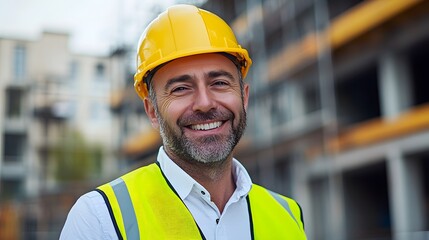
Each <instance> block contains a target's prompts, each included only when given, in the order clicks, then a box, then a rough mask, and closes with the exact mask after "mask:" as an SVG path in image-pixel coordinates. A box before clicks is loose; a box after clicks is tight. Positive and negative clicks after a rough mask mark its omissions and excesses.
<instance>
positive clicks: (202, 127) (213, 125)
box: [191, 122, 222, 130]
mask: <svg viewBox="0 0 429 240" xmlns="http://www.w3.org/2000/svg"><path fill="white" fill-rule="evenodd" d="M220 125H222V122H212V123H204V124H196V125H191V128H192V129H193V130H211V129H215V128H218V127H220Z"/></svg>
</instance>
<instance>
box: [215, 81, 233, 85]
mask: <svg viewBox="0 0 429 240" xmlns="http://www.w3.org/2000/svg"><path fill="white" fill-rule="evenodd" d="M213 85H214V86H228V85H229V84H228V82H225V81H215V82H214V83H213Z"/></svg>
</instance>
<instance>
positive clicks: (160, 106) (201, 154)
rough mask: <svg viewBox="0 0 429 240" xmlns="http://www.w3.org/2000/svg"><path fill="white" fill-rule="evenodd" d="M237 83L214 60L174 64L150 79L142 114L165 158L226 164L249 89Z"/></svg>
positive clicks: (225, 65)
mask: <svg viewBox="0 0 429 240" xmlns="http://www.w3.org/2000/svg"><path fill="white" fill-rule="evenodd" d="M240 81H241V80H240V77H239V74H238V70H237V67H236V66H235V65H234V64H233V63H232V61H231V60H229V59H228V58H226V57H225V56H222V55H220V54H201V55H195V56H190V57H184V58H180V59H177V60H174V61H172V62H170V63H167V64H166V65H165V66H163V67H162V68H160V69H159V70H158V71H157V72H156V73H155V75H154V76H153V78H152V87H151V90H152V91H153V93H154V94H153V95H152V96H154V97H151V100H149V99H146V100H145V109H146V112H147V114H148V116H149V118H150V120H151V122H152V125H153V126H154V127H156V128H159V130H160V133H161V136H162V139H163V145H164V149H165V150H166V152H167V153H168V154H169V155H170V157H172V158H173V159H175V158H176V159H180V160H184V161H188V162H200V163H207V164H208V163H219V162H224V161H226V160H227V159H228V158H231V156H232V151H233V149H234V147H235V146H236V145H237V143H238V141H239V139H240V138H241V136H242V134H243V132H244V129H245V127H246V108H247V103H248V95H249V87H248V85H247V84H243V85H240Z"/></svg>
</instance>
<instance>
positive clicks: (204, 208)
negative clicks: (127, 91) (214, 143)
mask: <svg viewBox="0 0 429 240" xmlns="http://www.w3.org/2000/svg"><path fill="white" fill-rule="evenodd" d="M157 160H158V162H159V164H160V167H161V170H162V171H163V173H164V175H165V176H166V178H167V179H168V180H169V182H170V183H171V185H172V186H173V188H174V189H175V190H176V192H177V193H178V195H179V197H180V198H181V199H182V200H183V202H184V203H185V205H186V206H187V207H188V209H189V211H190V212H191V213H192V216H193V217H194V219H195V221H196V222H197V224H198V226H199V227H200V229H201V230H202V232H203V234H204V236H205V237H206V239H207V240H212V239H217V240H221V239H222V240H223V239H250V238H251V233H250V231H251V229H250V223H249V213H248V207H247V201H246V196H247V194H248V193H249V191H250V188H251V186H252V181H251V179H250V177H249V174H248V173H247V171H246V169H245V168H244V167H243V165H241V164H240V163H239V162H238V161H237V160H236V159H233V164H232V166H233V176H234V178H235V181H236V186H237V187H236V189H235V191H234V193H233V194H232V196H231V198H230V199H229V201H228V202H227V204H226V205H225V208H224V210H223V212H222V213H220V212H219V209H218V208H217V206H216V205H215V204H214V203H213V202H212V201H211V200H210V193H209V192H208V191H207V190H206V189H205V188H204V187H203V186H201V185H200V184H199V183H198V182H196V181H195V180H194V179H193V178H192V177H190V176H189V175H188V174H187V173H186V172H184V171H183V170H182V169H181V168H180V167H179V166H177V165H176V164H175V163H174V162H173V161H172V160H171V159H170V158H169V157H168V156H167V154H166V153H165V151H164V149H163V148H162V147H161V148H160V150H159V153H158V158H157ZM60 239H62V240H65V239H73V240H74V239H118V237H117V235H116V232H115V229H114V227H113V223H112V221H111V219H110V215H109V212H108V210H107V206H106V204H105V202H104V199H103V197H102V196H101V195H100V194H99V193H97V192H95V191H92V192H89V193H87V194H85V195H83V196H81V197H80V198H79V199H78V200H77V202H76V203H75V205H74V206H73V207H72V209H71V210H70V212H69V214H68V216H67V220H66V223H65V224H64V227H63V230H62V232H61V236H60Z"/></svg>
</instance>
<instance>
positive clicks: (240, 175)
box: [157, 147, 252, 200]
mask: <svg viewBox="0 0 429 240" xmlns="http://www.w3.org/2000/svg"><path fill="white" fill-rule="evenodd" d="M157 160H158V162H159V165H160V167H161V170H162V172H163V173H164V175H165V177H166V178H167V179H168V181H169V182H170V183H171V185H172V186H173V188H174V189H175V190H176V192H177V194H179V197H180V198H181V199H182V200H183V199H185V198H186V197H187V196H188V195H189V194H190V193H191V191H192V189H193V188H194V187H196V188H197V189H201V190H206V189H205V188H204V187H203V186H201V184H199V183H198V182H197V181H195V180H194V179H193V178H192V177H191V176H189V175H188V174H187V173H186V172H185V171H183V170H182V169H181V168H180V167H179V166H178V165H177V164H176V163H175V162H173V160H171V159H170V158H169V157H168V155H167V154H166V153H165V151H164V148H163V147H161V148H160V149H159V152H158V158H157ZM232 168H233V174H234V178H235V184H236V186H237V187H236V189H235V193H236V194H238V196H240V197H244V196H246V195H247V194H248V193H249V191H250V189H251V187H252V180H251V179H250V176H249V174H248V173H247V171H246V169H245V168H244V166H243V165H242V164H241V163H240V162H239V161H237V160H236V159H233V161H232Z"/></svg>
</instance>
